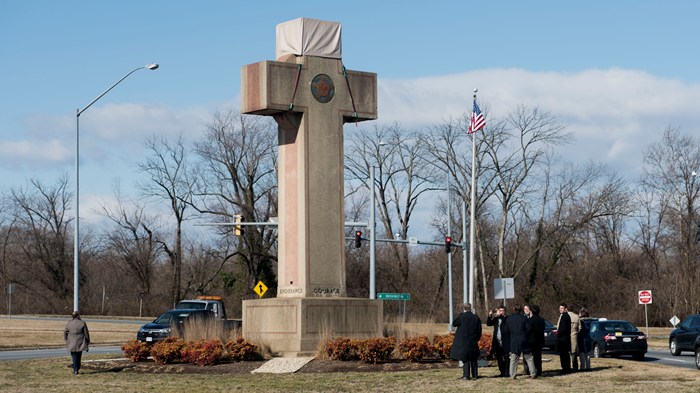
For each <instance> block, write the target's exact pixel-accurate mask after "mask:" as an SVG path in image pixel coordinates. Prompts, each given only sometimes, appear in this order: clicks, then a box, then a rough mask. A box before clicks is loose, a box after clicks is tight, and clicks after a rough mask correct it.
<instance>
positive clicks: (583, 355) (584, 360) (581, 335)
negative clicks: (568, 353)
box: [578, 308, 593, 371]
mask: <svg viewBox="0 0 700 393" xmlns="http://www.w3.org/2000/svg"><path fill="white" fill-rule="evenodd" d="M578 315H579V328H578V357H579V361H580V363H581V371H591V351H592V350H593V348H592V345H591V336H590V332H591V320H592V318H591V317H590V315H589V314H588V310H586V309H585V308H582V309H581V310H579V312H578Z"/></svg>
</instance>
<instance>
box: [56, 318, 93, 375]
mask: <svg viewBox="0 0 700 393" xmlns="http://www.w3.org/2000/svg"><path fill="white" fill-rule="evenodd" d="M71 316H72V317H73V320H72V321H70V322H68V324H67V325H66V328H65V329H63V339H64V340H66V347H68V352H70V356H71V357H72V358H73V374H78V373H79V371H80V358H81V357H82V356H83V351H85V352H87V351H89V348H88V345H90V332H89V331H88V328H87V325H86V324H85V322H83V320H82V319H80V314H79V313H78V312H77V311H73V314H71Z"/></svg>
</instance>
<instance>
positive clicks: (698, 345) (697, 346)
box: [695, 336, 700, 370]
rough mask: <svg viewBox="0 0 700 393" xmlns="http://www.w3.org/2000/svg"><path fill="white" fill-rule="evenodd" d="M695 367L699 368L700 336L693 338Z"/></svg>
mask: <svg viewBox="0 0 700 393" xmlns="http://www.w3.org/2000/svg"><path fill="white" fill-rule="evenodd" d="M695 367H697V368H698V370H700V336H698V338H696V339H695Z"/></svg>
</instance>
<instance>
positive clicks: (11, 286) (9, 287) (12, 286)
mask: <svg viewBox="0 0 700 393" xmlns="http://www.w3.org/2000/svg"><path fill="white" fill-rule="evenodd" d="M14 291H15V284H7V293H8V294H9V295H10V304H9V308H8V310H7V311H8V312H7V317H8V319H12V292H14Z"/></svg>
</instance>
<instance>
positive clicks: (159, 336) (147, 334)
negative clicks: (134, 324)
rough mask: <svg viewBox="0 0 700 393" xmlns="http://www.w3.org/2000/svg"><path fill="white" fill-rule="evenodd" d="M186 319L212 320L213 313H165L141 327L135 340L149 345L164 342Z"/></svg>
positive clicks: (171, 311) (201, 311)
mask: <svg viewBox="0 0 700 393" xmlns="http://www.w3.org/2000/svg"><path fill="white" fill-rule="evenodd" d="M187 318H214V313H213V312H212V311H210V310H194V309H189V310H187V309H186V310H170V311H166V312H165V313H163V315H161V316H159V317H158V318H156V319H155V320H154V321H153V322H151V323H147V324H145V325H143V326H141V329H139V332H138V333H137V334H136V339H137V340H139V342H147V343H149V344H151V343H155V342H158V341H160V340H165V339H166V338H168V337H169V336H170V335H171V332H172V330H173V329H176V330H177V329H178V328H179V327H180V326H181V325H182V324H183V323H184V321H185V320H186V319H187ZM176 333H177V332H176Z"/></svg>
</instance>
